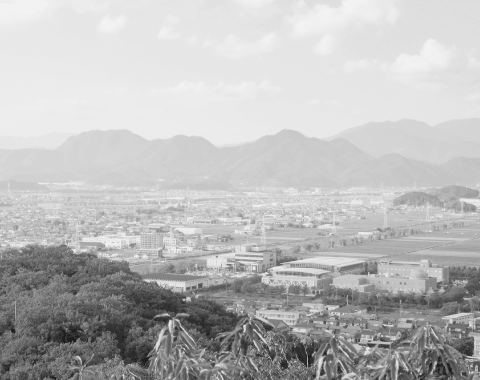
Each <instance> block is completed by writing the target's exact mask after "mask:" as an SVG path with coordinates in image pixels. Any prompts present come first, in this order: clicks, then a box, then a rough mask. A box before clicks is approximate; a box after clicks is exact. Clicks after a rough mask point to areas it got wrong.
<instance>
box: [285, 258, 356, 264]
mask: <svg viewBox="0 0 480 380" xmlns="http://www.w3.org/2000/svg"><path fill="white" fill-rule="evenodd" d="M364 262H365V261H364V260H358V259H354V258H350V257H332V256H319V257H311V258H308V259H303V260H297V261H288V262H286V263H283V264H322V265H332V266H346V265H354V264H361V263H364Z"/></svg>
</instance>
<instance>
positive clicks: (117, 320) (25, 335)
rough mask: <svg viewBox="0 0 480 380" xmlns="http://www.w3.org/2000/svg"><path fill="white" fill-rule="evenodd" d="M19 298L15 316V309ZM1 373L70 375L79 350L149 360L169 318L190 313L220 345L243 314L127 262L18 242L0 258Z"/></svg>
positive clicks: (97, 356) (202, 333) (192, 324)
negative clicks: (187, 295)
mask: <svg viewBox="0 0 480 380" xmlns="http://www.w3.org/2000/svg"><path fill="white" fill-rule="evenodd" d="M15 304H16V316H15ZM0 305H1V306H0V379H4V380H9V379H11V380H14V379H27V380H28V379H68V378H70V377H71V376H72V374H73V373H72V372H71V371H69V365H70V364H71V362H72V358H73V357H74V356H76V355H78V356H80V357H82V358H84V359H85V358H87V359H88V358H90V357H92V355H93V359H92V361H91V362H90V365H92V364H96V363H103V362H104V361H105V360H114V358H117V359H115V360H116V361H117V362H118V360H122V361H124V363H127V364H128V363H138V364H140V365H142V366H144V365H146V364H147V362H148V354H149V352H150V351H151V349H152V348H153V346H154V342H155V340H156V339H157V337H158V332H159V331H160V329H161V327H163V325H164V323H163V322H158V321H154V319H153V317H154V316H155V315H157V314H161V313H165V312H169V313H179V312H184V313H188V314H189V317H188V318H186V319H185V321H184V325H185V326H186V327H188V328H189V329H190V331H194V332H195V334H196V336H195V339H197V340H202V341H204V342H205V344H206V345H207V346H208V345H214V343H213V341H212V338H214V337H215V336H216V335H217V334H218V333H219V332H223V331H227V330H231V329H233V327H234V326H235V324H236V322H237V317H236V316H234V315H233V314H230V313H227V312H226V311H225V309H224V308H223V307H221V306H219V305H217V304H215V303H213V302H210V301H204V300H203V301H193V302H188V303H185V302H184V301H183V300H182V297H181V296H180V295H178V294H175V293H172V292H171V291H169V290H165V289H162V288H160V287H158V286H157V285H156V284H152V283H146V282H144V281H142V280H141V278H140V276H139V275H138V274H135V273H132V272H131V271H130V269H129V267H128V264H127V263H126V262H114V261H109V260H106V259H99V258H97V257H95V256H93V255H89V254H80V255H74V254H72V251H71V250H70V249H69V248H67V247H66V246H61V247H49V248H40V247H28V248H25V249H22V250H21V251H17V250H11V251H6V252H3V253H2V254H1V258H0Z"/></svg>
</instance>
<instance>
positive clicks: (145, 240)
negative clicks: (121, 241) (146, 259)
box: [140, 233, 163, 256]
mask: <svg viewBox="0 0 480 380" xmlns="http://www.w3.org/2000/svg"><path fill="white" fill-rule="evenodd" d="M162 247H163V242H162V235H160V234H157V233H150V234H142V235H140V254H145V255H152V256H153V255H155V256H157V255H158V252H159V251H160V249H161V248H162Z"/></svg>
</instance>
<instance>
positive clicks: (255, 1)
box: [234, 0, 275, 9]
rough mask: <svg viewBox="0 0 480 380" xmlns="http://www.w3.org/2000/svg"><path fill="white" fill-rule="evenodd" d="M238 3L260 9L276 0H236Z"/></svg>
mask: <svg viewBox="0 0 480 380" xmlns="http://www.w3.org/2000/svg"><path fill="white" fill-rule="evenodd" d="M234 1H235V2H236V3H237V4H240V5H243V6H245V7H248V8H254V9H259V8H263V7H265V6H267V5H270V4H273V3H274V2H275V0H234Z"/></svg>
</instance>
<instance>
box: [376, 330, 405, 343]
mask: <svg viewBox="0 0 480 380" xmlns="http://www.w3.org/2000/svg"><path fill="white" fill-rule="evenodd" d="M402 331H403V330H401V329H399V328H396V327H391V328H384V329H380V330H378V332H377V333H378V337H379V338H383V339H386V340H388V341H396V340H399V339H400V338H401V337H402Z"/></svg>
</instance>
